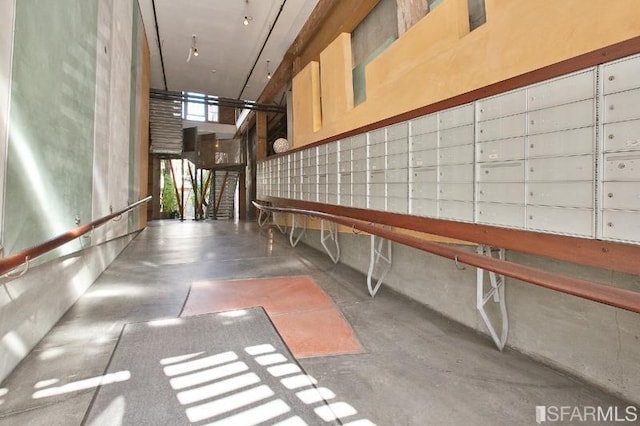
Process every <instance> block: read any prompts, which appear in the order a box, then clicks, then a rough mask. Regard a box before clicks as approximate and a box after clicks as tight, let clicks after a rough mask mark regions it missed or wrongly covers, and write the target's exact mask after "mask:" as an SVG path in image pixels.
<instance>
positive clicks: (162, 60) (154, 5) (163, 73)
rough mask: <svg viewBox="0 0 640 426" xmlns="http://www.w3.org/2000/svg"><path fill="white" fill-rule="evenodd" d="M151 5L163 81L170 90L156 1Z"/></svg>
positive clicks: (165, 87) (165, 88)
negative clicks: (165, 69) (165, 70)
mask: <svg viewBox="0 0 640 426" xmlns="http://www.w3.org/2000/svg"><path fill="white" fill-rule="evenodd" d="M151 5H152V6H153V21H154V23H155V24H156V39H157V41H158V50H159V51H160V65H161V67H162V80H163V81H164V90H169V86H167V74H166V73H165V72H164V58H163V57H162V44H160V29H159V28H158V14H157V13H156V0H151Z"/></svg>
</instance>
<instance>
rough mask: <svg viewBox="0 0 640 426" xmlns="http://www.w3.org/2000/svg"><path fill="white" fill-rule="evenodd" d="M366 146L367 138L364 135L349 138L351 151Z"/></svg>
mask: <svg viewBox="0 0 640 426" xmlns="http://www.w3.org/2000/svg"><path fill="white" fill-rule="evenodd" d="M366 145H367V136H366V135H365V134H361V135H356V136H352V137H351V149H357V148H363V147H365V146H366Z"/></svg>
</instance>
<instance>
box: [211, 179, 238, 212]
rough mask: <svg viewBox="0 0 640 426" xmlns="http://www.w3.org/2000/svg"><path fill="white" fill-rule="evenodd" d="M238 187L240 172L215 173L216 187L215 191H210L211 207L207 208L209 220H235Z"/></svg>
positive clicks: (214, 187)
mask: <svg viewBox="0 0 640 426" xmlns="http://www.w3.org/2000/svg"><path fill="white" fill-rule="evenodd" d="M237 185H238V172H235V171H225V170H217V171H216V172H215V185H214V186H213V191H209V206H208V207H207V217H208V218H209V219H233V213H234V198H235V193H236V186H237Z"/></svg>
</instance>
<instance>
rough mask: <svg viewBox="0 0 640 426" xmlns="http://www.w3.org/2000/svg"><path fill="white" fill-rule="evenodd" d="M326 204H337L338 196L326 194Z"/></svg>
mask: <svg viewBox="0 0 640 426" xmlns="http://www.w3.org/2000/svg"><path fill="white" fill-rule="evenodd" d="M327 203H328V204H338V194H336V193H328V194H327Z"/></svg>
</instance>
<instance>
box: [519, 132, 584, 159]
mask: <svg viewBox="0 0 640 426" xmlns="http://www.w3.org/2000/svg"><path fill="white" fill-rule="evenodd" d="M595 138H596V134H595V128H594V127H583V128H580V129H572V130H564V131H561V132H553V133H542V134H539V135H531V136H529V147H528V149H529V157H545V156H549V157H550V156H562V155H571V154H591V153H593V151H594V149H595Z"/></svg>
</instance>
